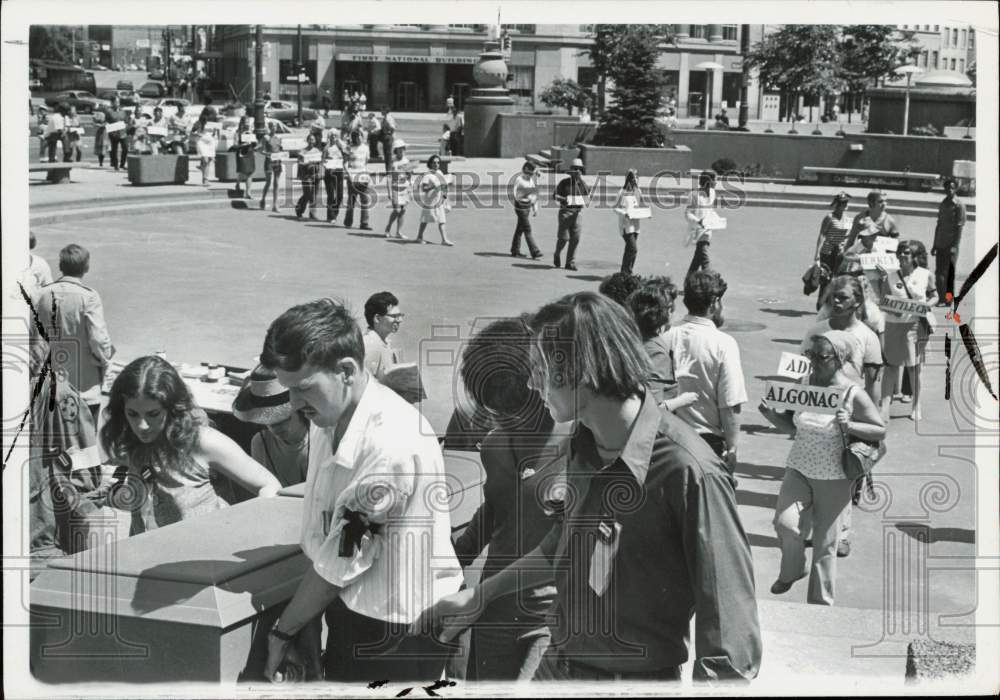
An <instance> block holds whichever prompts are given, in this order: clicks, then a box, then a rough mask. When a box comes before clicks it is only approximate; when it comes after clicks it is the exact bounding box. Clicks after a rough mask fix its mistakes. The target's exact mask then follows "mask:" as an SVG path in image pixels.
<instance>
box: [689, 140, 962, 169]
mask: <svg viewBox="0 0 1000 700" xmlns="http://www.w3.org/2000/svg"><path fill="white" fill-rule="evenodd" d="M674 143H676V144H677V145H685V146H688V147H689V148H690V149H691V153H692V163H693V167H695V168H708V167H711V165H712V163H714V162H715V161H716V160H718V159H720V158H729V159H730V160H733V161H735V162H736V164H737V165H738V166H741V167H742V166H744V165H748V164H750V165H756V164H758V163H759V164H760V166H761V174H762V175H771V176H775V177H797V176H798V173H799V170H800V169H801V168H802V167H803V166H807V165H812V166H819V167H831V168H865V169H873V170H911V171H914V172H923V173H938V174H940V175H942V176H943V175H949V174H951V164H952V162H953V161H955V160H975V159H976V143H975V141H973V140H963V139H945V138H933V137H920V136H889V135H884V134H856V135H850V136H847V137H840V136H810V135H805V134H799V135H795V134H754V133H740V132H732V131H697V130H691V129H683V130H682V129H679V130H677V131H674ZM852 143H860V144H861V145H862V149H863V150H861V151H852V150H850V144H852Z"/></svg>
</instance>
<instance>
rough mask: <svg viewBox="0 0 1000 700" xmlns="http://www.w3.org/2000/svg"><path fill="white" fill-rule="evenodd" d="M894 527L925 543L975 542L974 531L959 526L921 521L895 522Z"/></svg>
mask: <svg viewBox="0 0 1000 700" xmlns="http://www.w3.org/2000/svg"><path fill="white" fill-rule="evenodd" d="M896 529H897V530H899V531H900V532H902V533H904V534H906V535H909V536H910V537H912V538H913V539H915V540H918V541H923V542H926V543H927V544H932V543H934V542H958V543H961V544H975V543H976V531H975V530H966V529H965V528H961V527H929V526H927V525H924V524H922V523H912V522H902V523H896Z"/></svg>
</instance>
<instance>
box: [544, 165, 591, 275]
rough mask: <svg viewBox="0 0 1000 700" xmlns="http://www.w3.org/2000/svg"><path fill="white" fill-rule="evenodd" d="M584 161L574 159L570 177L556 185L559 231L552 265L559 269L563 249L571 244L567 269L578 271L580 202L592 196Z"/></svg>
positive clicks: (567, 252) (567, 253) (581, 227)
mask: <svg viewBox="0 0 1000 700" xmlns="http://www.w3.org/2000/svg"><path fill="white" fill-rule="evenodd" d="M582 175H583V160H581V159H580V158H574V159H573V165H572V166H571V167H570V171H569V177H567V178H565V179H564V180H562V181H561V182H560V183H559V184H558V185H556V194H555V200H556V201H557V202H558V203H559V230H558V232H557V233H556V237H557V241H556V252H555V255H553V256H552V265H553V266H554V267H556V268H558V267H559V256H560V254H561V253H562V249H563V248H565V247H566V244H567V243H569V250H567V251H566V269H567V270H574V271H575V270H576V264H575V261H576V247H577V246H578V245H580V234H581V233H582V231H583V225H582V224H581V223H580V217H581V213H582V211H583V204H581V203H580V200H581V199H583V198H584V197H587V196H589V195H590V190H588V189H587V184H586V183H585V182H584V181H583V177H582Z"/></svg>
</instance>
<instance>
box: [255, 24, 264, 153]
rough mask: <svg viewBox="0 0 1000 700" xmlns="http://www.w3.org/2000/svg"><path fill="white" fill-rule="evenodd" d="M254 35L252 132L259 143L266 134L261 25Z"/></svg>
mask: <svg viewBox="0 0 1000 700" xmlns="http://www.w3.org/2000/svg"><path fill="white" fill-rule="evenodd" d="M255 34H256V37H255V41H256V45H255V46H254V59H255V61H256V62H255V69H254V80H253V130H254V133H255V134H256V135H257V141H258V142H259V141H262V140H263V138H264V135H265V134H267V125H266V124H265V123H264V28H263V26H262V25H259V24H258V25H257V30H256V32H255Z"/></svg>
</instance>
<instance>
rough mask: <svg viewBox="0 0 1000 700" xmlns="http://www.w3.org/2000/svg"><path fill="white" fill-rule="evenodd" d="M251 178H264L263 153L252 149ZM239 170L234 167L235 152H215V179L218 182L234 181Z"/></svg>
mask: <svg viewBox="0 0 1000 700" xmlns="http://www.w3.org/2000/svg"><path fill="white" fill-rule="evenodd" d="M253 158H254V170H253V178H252V179H253V180H260V181H263V180H264V154H262V153H258V152H257V151H254V155H253ZM238 173H239V171H238V170H237V168H236V152H235V151H226V152H224V153H216V154H215V179H216V180H218V181H219V182H236V179H237V178H236V176H237V174H238Z"/></svg>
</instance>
